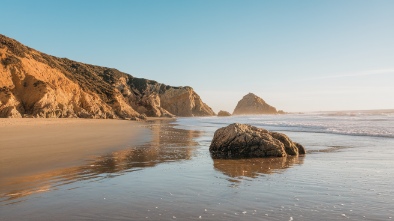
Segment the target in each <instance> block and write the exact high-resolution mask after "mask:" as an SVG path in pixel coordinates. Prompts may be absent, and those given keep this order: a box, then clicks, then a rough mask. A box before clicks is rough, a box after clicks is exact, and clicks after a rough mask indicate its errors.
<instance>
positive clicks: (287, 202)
mask: <svg viewBox="0 0 394 221" xmlns="http://www.w3.org/2000/svg"><path fill="white" fill-rule="evenodd" d="M319 117H322V116H316V115H311V116H309V117H308V115H301V116H295V115H287V116H264V117H261V116H260V117H257V116H252V117H230V118H216V117H213V118H179V119H178V120H177V121H176V122H175V124H173V127H172V126H169V125H168V124H166V123H162V122H160V121H157V122H151V124H150V125H149V127H150V128H152V131H153V134H154V135H153V141H152V142H151V143H148V144H145V145H142V146H137V147H130V148H129V149H127V150H123V151H119V152H115V153H112V154H110V155H107V156H101V157H98V158H97V159H94V160H90V161H87V162H86V164H85V165H82V166H79V167H75V168H68V169H63V170H58V171H53V172H51V173H46V174H38V175H36V176H31V177H24V178H20V179H15V180H11V181H8V182H6V183H4V182H2V183H1V184H0V220H200V219H202V220H393V219H394V191H393V189H392V184H393V183H394V169H393V166H394V161H393V156H394V139H393V138H391V137H387V136H386V137H384V136H374V135H373V134H372V135H371V134H369V135H367V136H365V135H361V134H346V133H342V134H338V133H331V132H324V131H323V132H316V131H314V130H315V129H314V128H313V127H314V126H316V125H311V126H310V127H308V126H305V125H306V124H303V127H305V128H306V129H305V128H304V129H303V130H299V129H298V128H297V129H294V127H291V126H289V125H284V124H283V122H284V123H286V122H293V123H294V122H296V123H298V124H301V123H305V121H310V122H312V123H315V124H317V123H319V122H315V121H314V119H315V118H319ZM330 117H331V118H330ZM340 117H341V116H339V117H338V115H335V116H327V115H324V116H323V118H325V121H327V122H329V121H330V120H329V119H331V121H336V122H330V123H329V124H330V125H334V126H336V127H338V128H341V124H342V125H343V128H344V127H347V126H348V124H349V121H351V120H349V119H347V118H348V116H346V117H347V118H346V120H344V121H341V118H340ZM351 117H353V116H351ZM357 117H359V116H357ZM373 117H376V116H373ZM390 119H391V118H389V119H388V121H389V120H390ZM366 120H369V119H368V118H364V120H362V121H360V122H363V123H365V121H366ZM275 121H276V122H277V123H278V124H277V125H275V124H273V123H270V124H271V125H269V126H268V125H267V122H275ZM230 122H231V123H232V122H244V123H251V124H255V125H256V126H260V127H262V124H266V126H264V127H265V128H267V129H270V130H276V131H286V132H285V133H286V134H288V135H289V137H291V138H292V139H293V140H295V141H297V142H299V143H302V144H303V145H304V146H305V147H306V148H307V150H308V153H307V155H306V156H305V157H289V158H274V159H273V158H269V159H246V160H218V159H215V160H214V159H212V158H211V157H210V155H209V151H208V148H209V144H210V141H211V139H212V136H213V132H214V131H215V130H216V129H217V128H219V127H221V126H224V125H227V124H228V123H230ZM352 122H353V123H354V122H357V121H352ZM382 122H383V123H382V125H381V126H379V125H373V127H374V128H379V130H380V131H388V132H390V131H391V125H390V124H387V122H386V121H382ZM354 124H357V123H354ZM366 125H367V126H368V123H367V124H366ZM353 126H354V127H356V128H357V127H359V129H361V130H364V131H365V130H369V128H368V127H364V128H362V126H361V124H358V125H353ZM369 126H371V125H369ZM185 129H188V130H185ZM320 129H321V128H320Z"/></svg>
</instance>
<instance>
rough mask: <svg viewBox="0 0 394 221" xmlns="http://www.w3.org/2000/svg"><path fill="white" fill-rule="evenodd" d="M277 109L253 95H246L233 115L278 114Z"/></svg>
mask: <svg viewBox="0 0 394 221" xmlns="http://www.w3.org/2000/svg"><path fill="white" fill-rule="evenodd" d="M276 113H278V112H277V111H276V108H275V107H272V106H271V105H269V104H267V103H266V102H265V101H264V100H263V99H262V98H260V97H258V96H256V95H255V94H253V93H249V94H247V95H245V96H244V97H243V98H242V99H241V100H240V101H238V104H237V106H236V107H235V109H234V112H233V115H240V114H276Z"/></svg>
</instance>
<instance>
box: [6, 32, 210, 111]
mask: <svg viewBox="0 0 394 221" xmlns="http://www.w3.org/2000/svg"><path fill="white" fill-rule="evenodd" d="M213 115H215V113H214V112H213V111H212V109H211V108H210V107H209V106H208V105H206V104H205V103H204V102H203V101H202V100H201V98H200V97H199V95H198V94H197V93H196V92H195V91H194V90H193V88H191V87H173V86H169V85H165V84H162V83H158V82H156V81H153V80H148V79H144V78H136V77H133V76H131V75H129V74H126V73H123V72H121V71H118V70H116V69H114V68H107V67H100V66H96V65H90V64H84V63H81V62H77V61H72V60H69V59H67V58H58V57H54V56H50V55H47V54H44V53H41V52H39V51H37V50H34V49H32V48H29V47H27V46H24V45H23V44H21V43H19V42H17V41H15V40H13V39H11V38H8V37H6V36H4V35H0V117H44V118H48V117H57V118H63V117H80V118H121V119H127V118H144V117H145V116H148V117H171V116H185V117H186V116H187V117H190V116H213Z"/></svg>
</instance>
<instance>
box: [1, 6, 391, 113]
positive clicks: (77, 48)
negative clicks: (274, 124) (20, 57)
mask: <svg viewBox="0 0 394 221" xmlns="http://www.w3.org/2000/svg"><path fill="white" fill-rule="evenodd" d="M0 7H1V13H0V33H1V34H4V35H6V36H8V37H11V38H14V39H16V40H17V41H19V42H21V43H23V44H25V45H27V46H29V47H32V48H35V49H37V50H39V51H41V52H44V53H47V54H51V55H54V56H57V57H66V58H69V59H72V60H76V61H80V62H84V63H88V64H95V65H100V66H106V67H111V68H116V69H118V70H120V71H123V72H126V73H128V74H131V75H132V76H135V77H141V78H147V79H152V80H156V81H158V82H160V83H165V84H168V85H172V86H192V87H193V88H194V89H195V91H196V92H197V93H198V94H199V95H200V96H201V98H202V100H203V101H204V102H205V103H207V104H208V105H209V106H211V107H212V108H213V109H214V111H215V112H218V111H219V110H226V111H229V112H232V111H233V110H234V107H235V106H236V104H237V102H238V101H239V100H240V99H241V98H242V97H243V96H244V95H246V94H247V93H249V92H252V93H254V94H256V95H258V96H260V97H261V98H263V99H264V100H265V101H266V102H267V103H268V104H270V105H272V106H275V107H276V108H277V109H280V110H284V111H288V112H303V111H331V110H369V109H394V1H392V0H386V1H385V0H368V1H363V0H326V1H324V0H320V1H315V0H310V1H308V0H299V1H296V0H287V1H286V0H282V1H271V0H266V1H265V0H258V1H254V0H237V1H234V0H187V1H185V0H180V1H174V0H157V1H154V0H139V1H132V0H117V1H109V0H106V1H101V0H84V1H80V0H67V1H60V0H59V1H53V0H51V1H44V0H37V1H30V0H29V1H21V0H0Z"/></svg>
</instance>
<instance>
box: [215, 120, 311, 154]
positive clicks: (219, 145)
mask: <svg viewBox="0 0 394 221" xmlns="http://www.w3.org/2000/svg"><path fill="white" fill-rule="evenodd" d="M209 151H210V152H211V155H212V157H213V158H259V157H286V156H298V155H299V154H305V149H304V147H303V146H302V145H301V144H299V143H296V142H293V141H292V140H291V139H290V138H289V137H287V136H286V135H285V134H282V133H277V132H270V131H268V130H265V129H263V128H257V127H254V126H251V125H247V124H238V123H234V124H230V125H228V126H227V127H222V128H220V129H218V130H217V131H216V132H215V134H214V137H213V139H212V142H211V145H210V147H209Z"/></svg>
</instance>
